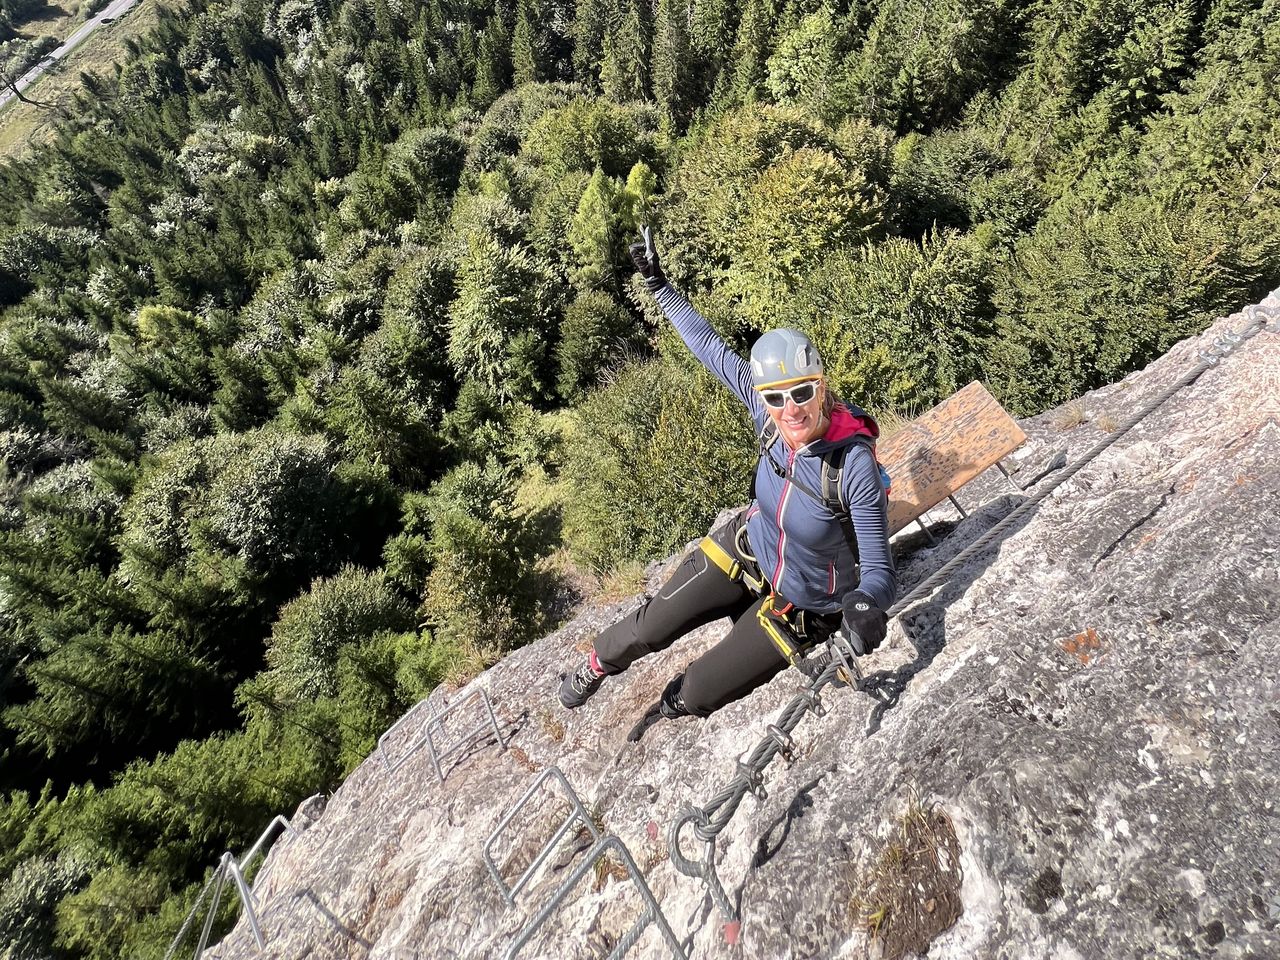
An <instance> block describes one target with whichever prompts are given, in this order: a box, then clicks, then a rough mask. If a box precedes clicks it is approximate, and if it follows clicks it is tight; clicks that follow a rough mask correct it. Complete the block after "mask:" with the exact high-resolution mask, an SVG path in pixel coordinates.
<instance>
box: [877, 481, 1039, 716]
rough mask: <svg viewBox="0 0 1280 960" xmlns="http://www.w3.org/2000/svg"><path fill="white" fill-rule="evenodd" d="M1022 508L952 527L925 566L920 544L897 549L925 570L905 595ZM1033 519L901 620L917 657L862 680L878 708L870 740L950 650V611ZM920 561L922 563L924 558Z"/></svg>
mask: <svg viewBox="0 0 1280 960" xmlns="http://www.w3.org/2000/svg"><path fill="white" fill-rule="evenodd" d="M1023 502H1024V500H1023V498H1021V497H1016V496H1012V495H1010V496H1005V497H1001V498H1000V499H998V500H995V501H992V502H991V503H989V504H987V505H986V506H985V507H983V508H982V510H981V511H978V512H975V513H971V514H970V515H969V519H968V520H966V521H964V522H963V523H961V524H957V525H954V526H951V527H949V532H950V535H949V536H947V538H946V539H945V540H944V541H942V543H940V544H939V546H938V547H937V548H936V549H935V550H934V551H933V555H932V556H930V557H929V558H928V562H926V563H913V562H912V548H913V546H915V548H916V549H918V543H919V541H918V540H916V538H911V539H910V540H907V541H906V542H905V543H904V542H900V543H899V544H897V545H896V546H898V548H899V551H900V554H901V560H902V562H903V563H904V564H905V565H908V566H910V567H912V568H914V567H917V566H918V567H921V569H919V570H916V569H911V570H910V573H912V574H915V576H912V577H910V578H909V579H908V578H904V580H906V581H907V582H905V583H904V585H903V593H904V595H906V594H907V593H910V590H911V589H912V588H913V587H914V585H915V584H918V583H923V582H924V581H925V580H926V579H928V578H929V577H930V576H932V575H933V574H934V572H936V571H937V570H939V569H941V568H942V567H943V566H944V565H946V564H947V563H949V562H951V560H952V559H954V558H955V557H957V556H959V555H960V553H962V552H963V551H964V550H965V549H966V548H967V547H968V546H969V545H970V544H972V543H974V542H976V541H977V540H978V538H980V537H982V536H983V535H985V534H986V533H987V532H988V531H989V530H990V529H991V528H992V527H994V526H995V525H996V524H997V523H999V522H1001V521H1002V520H1003V519H1004V518H1005V517H1007V516H1008V515H1009V514H1010V513H1012V512H1013V511H1014V510H1016V509H1017V508H1018V507H1019V506H1021V504H1022V503H1023ZM1034 515H1035V511H1028V512H1027V513H1025V514H1023V516H1021V517H1020V518H1019V519H1018V521H1017V522H1016V523H1013V524H1010V526H1009V527H1008V528H1006V529H1005V530H1003V531H1002V532H1001V534H1000V536H999V537H998V538H997V539H996V540H994V541H992V542H991V543H989V544H987V545H986V546H985V547H984V548H983V550H982V551H981V552H980V553H978V554H975V555H974V556H973V557H971V558H969V560H968V561H967V562H965V563H963V564H961V565H960V566H959V567H958V568H957V569H956V570H955V571H954V572H953V573H952V575H951V577H950V579H948V580H947V582H946V585H945V586H943V587H942V588H940V589H939V591H938V593H937V594H935V595H934V597H933V598H932V599H930V600H929V601H927V602H924V603H922V604H920V605H918V606H914V607H912V608H911V609H910V610H909V611H904V612H903V613H902V614H900V615H899V618H898V620H899V623H900V624H901V625H902V629H903V632H904V633H905V634H906V636H907V639H908V640H910V641H911V645H912V646H913V647H915V651H916V656H915V658H914V659H912V660H910V661H909V662H907V663H904V664H902V665H901V666H900V667H898V668H897V669H895V670H879V671H876V672H875V673H872V674H868V675H867V676H866V677H865V678H864V679H863V681H862V684H861V687H860V689H861V690H863V691H864V692H866V693H868V694H870V695H871V696H872V697H873V698H874V699H875V700H876V705H875V707H873V708H872V710H871V716H870V717H869V718H868V720H867V736H871V735H873V734H875V733H877V732H878V731H879V730H880V724H881V722H882V721H883V719H884V715H885V714H886V713H888V712H889V711H890V710H892V709H893V708H894V707H896V706H897V705H898V703H899V702H900V701H901V699H902V695H903V694H904V693H905V692H906V690H907V687H908V686H909V685H910V683H911V681H912V679H913V678H914V677H915V676H916V675H917V674H919V673H920V672H922V671H923V670H924V669H925V668H926V667H928V666H929V665H930V664H931V663H933V660H934V658H935V657H937V655H938V654H939V653H941V652H942V650H943V648H944V647H946V645H947V631H946V619H947V618H946V611H947V607H948V606H949V605H950V604H951V603H952V602H954V601H955V600H957V599H958V598H960V597H962V596H963V595H964V593H965V591H966V590H968V589H969V587H970V586H971V585H972V584H973V583H974V581H976V580H977V579H978V578H979V577H980V576H982V574H984V573H985V572H986V571H987V568H988V567H989V566H990V565H991V563H992V561H993V560H994V559H995V557H996V556H997V553H998V550H999V547H1000V544H1001V543H1003V542H1004V541H1005V540H1007V539H1008V538H1009V537H1011V536H1013V535H1014V534H1015V533H1017V532H1018V531H1019V530H1021V529H1022V528H1023V527H1025V526H1026V525H1027V523H1029V522H1030V521H1031V518H1032V517H1033V516H1034ZM938 526H939V525H935V527H934V532H935V534H936V533H938V532H940V531H939V530H938ZM921 559H922V560H924V558H921Z"/></svg>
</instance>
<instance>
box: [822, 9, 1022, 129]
mask: <svg viewBox="0 0 1280 960" xmlns="http://www.w3.org/2000/svg"><path fill="white" fill-rule="evenodd" d="M1021 15H1022V14H1021V4H1019V3H1018V2H1017V0H931V2H927V3H926V2H923V0H907V2H904V3H899V4H892V5H885V6H882V7H880V8H879V9H878V11H877V13H876V16H875V19H874V20H873V21H872V22H871V24H870V25H869V27H868V29H867V35H866V40H865V42H864V43H863V44H862V45H861V46H860V47H859V48H858V49H857V50H856V51H854V52H852V53H851V54H850V55H849V57H848V58H847V60H846V63H845V65H844V67H843V69H842V71H841V72H842V73H843V77H842V79H841V81H840V86H841V89H840V91H839V92H838V93H837V94H836V95H835V96H836V97H837V98H838V101H839V103H840V108H841V110H842V112H844V111H847V112H851V113H855V114H857V115H859V116H863V117H866V118H867V119H869V120H872V121H873V122H875V123H877V124H880V125H882V126H885V127H888V128H890V129H891V130H895V131H897V132H899V133H906V132H908V131H910V130H929V129H933V128H935V127H938V126H941V125H943V124H945V123H947V122H948V121H952V120H955V119H957V118H958V117H959V115H960V113H961V111H962V108H963V107H964V105H965V104H966V102H968V101H969V100H970V99H971V98H972V97H973V96H974V95H975V94H976V93H978V92H979V91H981V90H982V89H984V88H985V87H986V86H988V85H989V84H992V83H993V82H998V81H999V79H1000V78H1001V76H1002V75H1003V74H1004V73H1005V72H1006V71H1007V70H1008V69H1009V67H1010V65H1009V64H1008V63H1007V61H1006V57H1007V56H1008V52H1009V50H1010V48H1011V41H1012V40H1013V39H1014V38H1015V37H1016V36H1017V34H1018V31H1019V29H1020V18H1021Z"/></svg>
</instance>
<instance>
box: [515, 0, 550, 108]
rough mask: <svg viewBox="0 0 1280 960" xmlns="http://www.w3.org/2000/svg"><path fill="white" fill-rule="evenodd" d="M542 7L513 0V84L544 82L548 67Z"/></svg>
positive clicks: (529, 0)
mask: <svg viewBox="0 0 1280 960" xmlns="http://www.w3.org/2000/svg"><path fill="white" fill-rule="evenodd" d="M546 21H547V10H546V5H545V4H544V3H542V2H540V0H516V28H515V32H514V33H513V35H512V38H511V63H512V71H513V81H512V82H513V83H514V85H515V86H517V87H518V86H520V84H522V83H537V82H538V81H539V80H545V79H547V76H548V68H549V66H550V64H549V60H550V50H549V42H548V36H547V34H548V29H547V22H546Z"/></svg>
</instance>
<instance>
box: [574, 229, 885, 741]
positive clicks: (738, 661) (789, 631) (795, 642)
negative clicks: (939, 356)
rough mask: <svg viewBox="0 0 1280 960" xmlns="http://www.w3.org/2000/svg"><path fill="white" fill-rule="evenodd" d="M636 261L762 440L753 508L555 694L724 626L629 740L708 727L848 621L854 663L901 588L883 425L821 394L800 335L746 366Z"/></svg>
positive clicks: (645, 253)
mask: <svg viewBox="0 0 1280 960" xmlns="http://www.w3.org/2000/svg"><path fill="white" fill-rule="evenodd" d="M630 250H631V257H632V259H633V260H634V261H635V264H636V267H637V268H638V269H639V271H640V274H641V276H642V277H644V282H645V286H646V287H648V289H649V290H650V292H652V293H653V294H654V296H655V298H656V300H657V302H658V305H659V307H661V308H662V312H663V313H664V314H665V315H666V317H667V319H668V320H670V321H671V323H672V325H673V326H675V328H676V331H677V332H678V333H679V334H680V336H681V337H682V338H683V339H684V342H685V344H687V345H688V347H689V349H690V350H691V351H693V354H694V356H696V357H697V358H698V360H699V361H701V362H702V364H703V365H704V366H705V367H706V368H707V369H708V370H710V371H711V373H712V374H714V375H715V376H716V377H717V378H718V379H719V380H720V382H721V383H723V384H724V385H725V386H726V387H728V388H729V389H730V390H731V391H733V393H734V395H735V396H736V397H737V398H738V399H739V400H741V401H742V402H743V403H744V404H746V406H747V409H748V410H749V411H750V412H751V417H752V420H753V421H754V423H755V426H756V430H757V433H758V436H759V442H760V461H759V463H758V464H757V465H756V472H755V479H754V481H753V489H752V502H751V503H750V505H749V506H748V507H747V508H745V509H744V510H743V511H742V512H741V513H740V514H739V515H738V516H736V517H735V518H734V519H733V520H732V521H731V522H730V523H728V524H726V525H725V526H722V527H721V528H719V529H718V530H717V531H714V532H713V533H711V534H710V535H709V536H707V537H705V538H704V539H703V540H702V543H701V545H700V549H697V550H694V551H692V552H691V553H690V554H689V555H688V556H687V557H685V559H684V562H683V563H681V564H680V566H679V567H678V568H677V569H676V571H675V573H674V574H673V575H672V576H671V578H670V579H669V580H668V581H667V582H666V584H664V585H663V587H662V589H661V590H659V591H658V593H657V595H656V596H654V597H652V598H651V599H649V600H648V601H647V602H645V603H644V604H643V605H642V606H641V607H640V608H639V609H638V610H636V611H635V612H634V613H632V614H630V615H629V616H627V617H625V618H623V619H622V620H620V621H618V622H617V623H615V624H613V625H612V626H610V627H608V628H607V629H605V630H604V631H602V632H601V633H600V634H599V635H598V636H597V637H596V639H595V643H594V646H593V649H592V651H591V653H590V655H588V657H587V658H586V661H585V662H584V663H583V664H582V665H581V666H579V667H578V668H577V669H576V670H575V671H574V672H572V673H571V674H569V675H567V676H566V677H565V678H564V680H563V682H562V684H561V686H560V702H561V703H563V704H564V706H565V707H567V708H569V709H576V708H577V707H581V706H582V705H583V704H584V703H586V702H587V700H588V698H590V697H591V696H592V695H593V694H594V693H595V692H596V691H597V690H599V689H600V686H601V684H602V683H603V682H604V679H605V678H606V677H609V676H613V675H615V674H619V673H622V672H623V671H625V670H626V669H627V668H628V667H629V666H631V664H632V663H634V662H635V661H636V660H638V659H639V658H640V657H643V656H646V655H648V654H650V653H656V652H657V651H659V650H665V649H666V648H667V647H669V646H670V645H671V644H672V643H674V642H675V641H676V640H677V639H679V638H680V637H681V636H683V635H684V634H686V633H688V632H690V631H691V630H694V629H695V628H697V627H700V626H702V625H704V624H707V623H710V622H711V621H713V620H717V619H719V618H721V617H729V618H730V619H731V620H732V621H733V627H732V629H731V630H730V631H729V634H728V636H726V637H725V638H724V639H723V640H721V641H720V642H719V643H718V644H716V645H715V646H714V647H712V648H711V649H710V650H708V651H707V652H706V653H704V654H703V655H702V656H701V657H699V658H698V659H697V660H695V661H693V662H692V663H691V664H689V666H688V668H687V669H686V670H685V672H684V673H681V674H678V675H677V676H676V677H674V678H673V679H672V680H671V682H670V683H668V684H667V687H666V689H665V690H664V691H663V693H662V697H661V699H660V700H659V701H658V702H657V703H655V704H654V705H653V706H652V707H651V708H650V709H649V710H648V712H647V713H646V714H645V715H644V717H643V718H642V719H641V721H640V722H639V723H638V724H636V726H635V728H634V729H633V730H632V731H631V734H630V736H629V739H631V740H633V741H634V740H639V739H640V737H641V736H642V735H643V734H644V731H645V730H646V729H648V727H649V726H651V725H652V724H653V723H655V722H656V721H657V720H659V719H661V718H663V717H667V718H674V717H681V716H687V715H693V716H698V717H705V716H708V715H709V714H711V713H712V712H714V711H715V710H718V709H719V708H720V707H722V706H724V705H725V704H727V703H730V702H732V701H734V700H737V699H739V698H740V697H744V696H746V695H747V694H748V693H750V692H751V691H752V690H754V689H756V688H757V687H759V686H761V685H762V684H764V683H766V682H768V680H769V679H770V678H771V677H773V676H774V675H775V674H777V673H778V672H779V671H780V670H782V669H784V668H785V667H786V666H787V665H788V663H795V662H797V659H798V656H799V654H800V653H801V652H803V651H804V650H806V649H807V648H809V647H812V646H813V645H814V644H817V643H820V642H822V641H823V640H826V639H827V638H828V637H830V636H831V634H832V633H834V632H835V631H836V630H837V629H838V628H839V626H840V621H841V618H842V617H843V619H844V621H845V623H846V625H847V629H848V634H849V636H850V638H851V639H852V640H853V642H854V644H855V646H860V647H861V651H860V652H863V653H866V652H870V651H871V650H873V649H875V647H877V646H878V645H879V644H880V642H881V641H882V640H883V639H884V636H885V628H886V617H885V613H884V611H885V610H887V609H888V608H889V606H890V605H891V604H892V603H893V600H894V597H895V596H896V593H897V579H896V573H895V570H894V565H893V554H892V553H891V551H890V549H889V523H888V497H887V494H886V486H887V482H886V478H885V477H884V475H883V473H882V471H881V470H880V468H879V465H878V464H877V463H876V459H875V453H874V443H875V439H876V437H877V436H878V435H879V432H880V431H879V427H877V426H876V423H875V421H874V420H873V419H872V418H871V417H870V416H869V415H868V414H866V413H865V412H864V411H862V410H859V409H858V408H856V407H851V406H849V405H846V404H844V403H841V402H840V401H838V400H836V399H835V398H834V396H832V394H831V393H830V392H829V391H828V389H827V383H826V380H825V378H824V376H823V368H822V360H821V359H820V358H819V356H818V352H817V350H816V349H815V348H814V346H813V344H812V343H811V342H810V341H809V339H808V337H806V336H805V335H804V334H803V333H800V332H799V331H798V330H790V329H781V330H771V331H769V332H768V333H766V334H764V335H763V336H762V337H760V339H759V340H757V341H756V342H755V345H754V346H753V347H752V348H751V360H750V363H747V362H745V361H744V360H743V359H742V358H741V357H739V356H737V355H736V354H734V353H732V352H731V351H730V350H729V349H728V347H727V346H726V345H725V343H724V341H723V340H721V339H720V337H719V336H718V335H717V334H716V332H715V331H714V330H713V329H712V327H711V325H710V324H709V323H707V321H706V320H705V319H704V318H703V317H702V316H701V315H700V314H699V313H698V312H697V311H696V310H694V309H693V307H692V306H691V305H690V304H689V302H688V301H687V300H686V299H685V298H684V297H683V296H681V295H680V294H679V293H678V292H676V290H674V289H673V288H672V287H671V286H670V284H668V283H667V280H666V277H665V276H663V273H662V268H661V266H660V264H659V262H658V254H657V251H656V250H654V248H653V242H652V238H651V236H650V234H649V231H648V229H647V228H646V229H645V231H644V242H643V243H637V244H633V245H632V246H631V248H630Z"/></svg>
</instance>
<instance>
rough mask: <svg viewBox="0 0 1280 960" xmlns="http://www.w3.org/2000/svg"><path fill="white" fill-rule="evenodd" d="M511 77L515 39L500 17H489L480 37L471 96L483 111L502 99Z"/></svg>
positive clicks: (494, 15)
mask: <svg viewBox="0 0 1280 960" xmlns="http://www.w3.org/2000/svg"><path fill="white" fill-rule="evenodd" d="M510 76H511V38H510V36H508V34H507V27H506V24H505V23H503V22H502V17H501V16H499V15H498V14H497V13H495V14H493V15H492V16H491V17H489V19H488V21H487V22H486V23H485V27H484V32H483V33H481V34H480V49H479V52H478V53H477V54H476V78H475V85H474V86H473V87H472V90H471V96H472V99H473V100H475V102H476V105H477V106H479V107H488V106H489V105H490V104H492V103H493V101H495V100H497V99H498V97H499V96H501V95H502V91H503V90H505V89H506V88H507V81H508V78H509V77H510Z"/></svg>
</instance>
